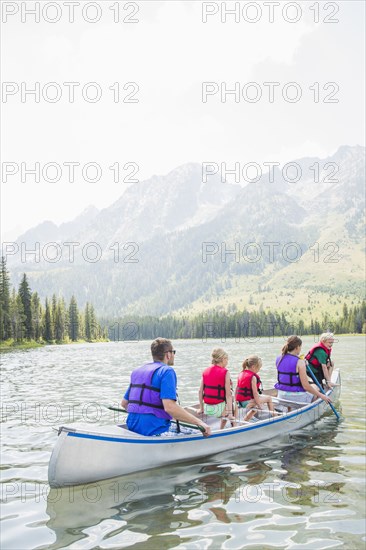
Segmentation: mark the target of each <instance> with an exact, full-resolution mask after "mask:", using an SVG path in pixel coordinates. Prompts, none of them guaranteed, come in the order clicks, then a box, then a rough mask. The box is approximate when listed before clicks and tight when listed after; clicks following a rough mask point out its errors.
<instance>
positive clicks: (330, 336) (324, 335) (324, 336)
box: [319, 332, 334, 342]
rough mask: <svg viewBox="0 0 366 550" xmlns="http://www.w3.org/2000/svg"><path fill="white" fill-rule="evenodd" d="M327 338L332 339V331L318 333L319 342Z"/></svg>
mask: <svg viewBox="0 0 366 550" xmlns="http://www.w3.org/2000/svg"><path fill="white" fill-rule="evenodd" d="M327 340H334V334H333V332H323V334H321V335H320V338H319V341H320V342H326V341H327Z"/></svg>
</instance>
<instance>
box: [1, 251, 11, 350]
mask: <svg viewBox="0 0 366 550" xmlns="http://www.w3.org/2000/svg"><path fill="white" fill-rule="evenodd" d="M10 337H11V323H10V283H9V273H8V270H7V269H6V260H5V258H4V257H2V258H1V265H0V340H7V339H8V338H10Z"/></svg>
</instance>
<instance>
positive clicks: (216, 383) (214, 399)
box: [198, 348, 234, 430]
mask: <svg viewBox="0 0 366 550" xmlns="http://www.w3.org/2000/svg"><path fill="white" fill-rule="evenodd" d="M228 362H229V358H228V354H227V353H226V351H225V350H223V349H222V348H215V349H214V350H212V364H211V366H210V367H208V368H207V369H205V370H204V371H203V373H202V380H201V385H200V389H199V392H198V397H199V401H200V409H199V410H198V413H199V414H201V413H205V414H207V415H209V416H215V417H216V418H221V423H220V429H221V430H222V429H223V428H224V427H225V424H226V421H227V420H231V421H233V420H234V416H233V397H232V394H231V380H230V373H229V371H228V370H227V368H226V367H227V364H228Z"/></svg>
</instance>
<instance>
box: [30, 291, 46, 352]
mask: <svg viewBox="0 0 366 550" xmlns="http://www.w3.org/2000/svg"><path fill="white" fill-rule="evenodd" d="M31 308H32V322H33V337H34V339H35V340H36V341H37V342H38V341H39V340H40V339H41V337H42V318H43V308H42V304H41V300H40V299H39V296H38V293H37V292H33V294H32V300H31Z"/></svg>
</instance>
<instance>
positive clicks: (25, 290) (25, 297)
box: [19, 273, 33, 340]
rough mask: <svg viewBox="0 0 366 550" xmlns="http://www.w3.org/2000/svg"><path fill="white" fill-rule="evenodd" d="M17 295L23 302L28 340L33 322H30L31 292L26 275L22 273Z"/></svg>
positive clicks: (31, 332) (31, 333)
mask: <svg viewBox="0 0 366 550" xmlns="http://www.w3.org/2000/svg"><path fill="white" fill-rule="evenodd" d="M19 296H20V299H21V301H22V304H23V308H24V315H25V321H24V324H25V337H26V338H27V339H28V340H31V339H32V338H33V324H32V306H31V301H32V293H31V290H30V288H29V284H28V280H27V276H26V274H25V273H24V274H23V278H22V281H21V283H20V285H19Z"/></svg>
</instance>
